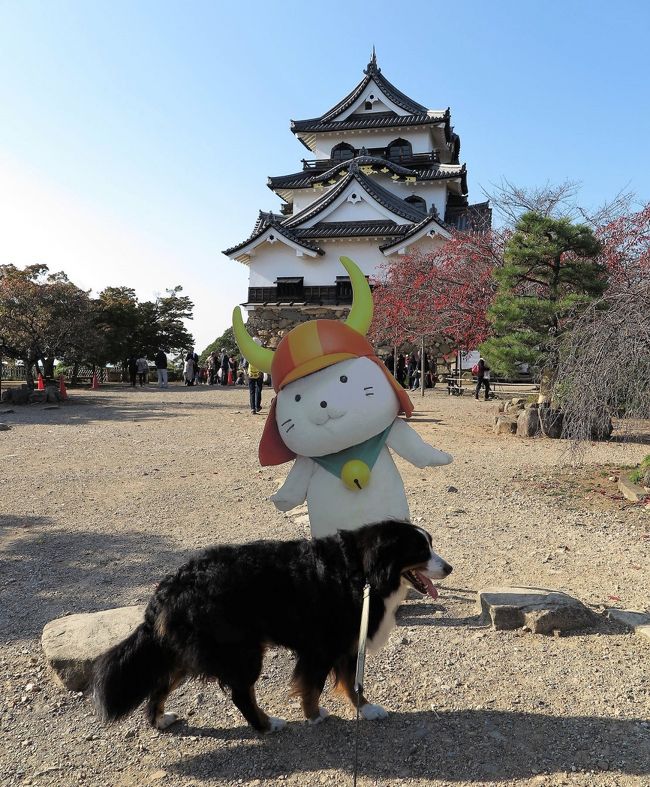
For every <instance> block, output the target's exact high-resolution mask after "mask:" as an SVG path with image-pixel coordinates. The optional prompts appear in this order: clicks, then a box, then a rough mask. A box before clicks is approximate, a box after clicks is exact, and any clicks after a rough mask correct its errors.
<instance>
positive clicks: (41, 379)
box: [36, 372, 45, 391]
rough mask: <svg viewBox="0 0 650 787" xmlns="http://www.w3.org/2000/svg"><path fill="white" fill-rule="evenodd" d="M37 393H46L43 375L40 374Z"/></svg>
mask: <svg viewBox="0 0 650 787" xmlns="http://www.w3.org/2000/svg"><path fill="white" fill-rule="evenodd" d="M36 390H37V391H44V390H45V383H44V382H43V375H42V374H41V373H40V372H39V373H38V384H37V385H36Z"/></svg>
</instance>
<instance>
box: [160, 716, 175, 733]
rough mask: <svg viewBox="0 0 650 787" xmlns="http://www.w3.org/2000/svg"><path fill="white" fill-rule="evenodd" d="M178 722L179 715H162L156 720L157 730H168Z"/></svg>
mask: <svg viewBox="0 0 650 787" xmlns="http://www.w3.org/2000/svg"><path fill="white" fill-rule="evenodd" d="M177 721H178V714H177V713H162V714H161V715H160V716H158V717H157V718H156V729H157V730H166V729H167V728H168V727H171V726H172V724H176V722H177Z"/></svg>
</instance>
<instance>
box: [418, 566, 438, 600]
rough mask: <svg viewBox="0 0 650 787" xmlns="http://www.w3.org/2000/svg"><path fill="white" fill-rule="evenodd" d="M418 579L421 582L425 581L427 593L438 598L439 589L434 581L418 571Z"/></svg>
mask: <svg viewBox="0 0 650 787" xmlns="http://www.w3.org/2000/svg"><path fill="white" fill-rule="evenodd" d="M418 579H419V580H420V582H422V583H424V585H425V586H426V589H427V593H428V594H429V595H430V596H431V598H438V589H437V588H436V587H434V584H433V582H432V581H431V580H430V579H429V577H428V576H427V575H426V574H422V573H420V572H419V571H418Z"/></svg>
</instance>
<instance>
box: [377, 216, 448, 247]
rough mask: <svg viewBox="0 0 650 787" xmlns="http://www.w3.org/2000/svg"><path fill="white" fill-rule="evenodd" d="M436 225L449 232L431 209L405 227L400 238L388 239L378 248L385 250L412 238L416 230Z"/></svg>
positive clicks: (416, 232)
mask: <svg viewBox="0 0 650 787" xmlns="http://www.w3.org/2000/svg"><path fill="white" fill-rule="evenodd" d="M433 224H435V225H437V226H438V227H440V228H441V229H443V230H445V231H446V232H449V231H450V229H451V227H447V226H445V224H444V222H442V221H441V220H440V217H439V215H438V212H437V211H436V210H433V211H432V212H431V213H428V214H427V215H426V216H425V217H424V218H423V219H422V220H421V221H418V222H417V224H412V225H411V226H410V227H407V231H406V232H405V233H403V234H402V236H401V237H400V238H397V239H393V240H390V241H388V243H384V244H382V245H381V246H380V247H379V249H380V251H385V250H386V249H390V248H391V246H394V245H395V244H396V243H398V242H399V243H403V242H404V241H406V240H408V239H409V238H412V237H413V236H414V235H417V234H418V232H421V231H422V230H423V229H425V228H426V227H427V226H429V225H433Z"/></svg>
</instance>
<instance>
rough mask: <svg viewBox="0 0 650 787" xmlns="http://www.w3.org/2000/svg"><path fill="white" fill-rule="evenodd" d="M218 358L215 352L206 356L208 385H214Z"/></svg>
mask: <svg viewBox="0 0 650 787" xmlns="http://www.w3.org/2000/svg"><path fill="white" fill-rule="evenodd" d="M218 361H219V358H218V356H217V353H216V352H211V353H210V355H209V356H208V384H209V385H214V384H215V382H216V379H217V366H218Z"/></svg>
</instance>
